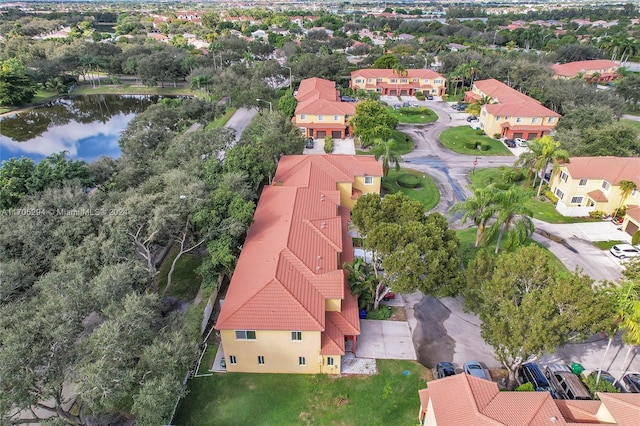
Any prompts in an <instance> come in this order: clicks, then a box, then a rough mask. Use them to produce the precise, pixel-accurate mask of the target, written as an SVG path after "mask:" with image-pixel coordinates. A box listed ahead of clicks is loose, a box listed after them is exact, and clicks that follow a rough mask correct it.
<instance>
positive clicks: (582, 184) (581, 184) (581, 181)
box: [578, 179, 587, 186]
mask: <svg viewBox="0 0 640 426" xmlns="http://www.w3.org/2000/svg"><path fill="white" fill-rule="evenodd" d="M578 186H587V179H580V182H578Z"/></svg>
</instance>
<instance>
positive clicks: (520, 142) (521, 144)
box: [514, 138, 529, 148]
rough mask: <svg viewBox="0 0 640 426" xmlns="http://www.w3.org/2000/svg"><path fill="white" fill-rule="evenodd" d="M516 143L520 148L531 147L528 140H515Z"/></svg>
mask: <svg viewBox="0 0 640 426" xmlns="http://www.w3.org/2000/svg"><path fill="white" fill-rule="evenodd" d="M514 141H516V145H518V146H519V147H522V148H526V147H527V146H529V145H527V142H529V141H527V140H526V139H522V138H515V139H514Z"/></svg>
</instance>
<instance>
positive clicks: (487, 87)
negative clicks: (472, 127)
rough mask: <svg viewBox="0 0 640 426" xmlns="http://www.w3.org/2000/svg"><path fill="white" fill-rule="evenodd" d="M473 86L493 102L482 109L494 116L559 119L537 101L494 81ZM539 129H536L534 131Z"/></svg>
mask: <svg viewBox="0 0 640 426" xmlns="http://www.w3.org/2000/svg"><path fill="white" fill-rule="evenodd" d="M473 84H474V86H475V87H476V88H477V89H478V90H480V91H481V92H482V93H483V94H484V95H485V96H489V97H490V98H491V99H492V101H493V102H495V103H490V104H486V105H483V108H484V109H486V110H487V112H489V113H491V114H492V115H494V116H498V115H500V116H510V117H560V114H558V113H557V112H554V111H552V110H550V109H549V108H546V107H544V106H543V105H542V104H541V103H540V102H538V101H537V100H535V99H533V98H530V97H529V96H527V95H525V94H524V93H520V92H518V91H517V90H515V89H513V88H511V87H509V86H507V85H506V84H504V83H502V82H500V81H498V80H496V79H493V78H491V79H488V80H480V81H476V82H475V83H473ZM473 97H474V99H475V98H479V97H480V95H478V94H474V95H473ZM539 128H540V127H536V129H539Z"/></svg>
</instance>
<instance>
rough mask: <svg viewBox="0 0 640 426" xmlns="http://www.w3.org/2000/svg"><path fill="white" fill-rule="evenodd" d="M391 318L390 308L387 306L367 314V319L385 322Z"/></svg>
mask: <svg viewBox="0 0 640 426" xmlns="http://www.w3.org/2000/svg"><path fill="white" fill-rule="evenodd" d="M389 317H391V308H390V307H389V306H380V307H379V308H378V310H377V311H369V312H367V319H372V320H386V319H389Z"/></svg>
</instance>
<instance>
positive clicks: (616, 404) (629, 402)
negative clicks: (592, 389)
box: [598, 392, 640, 426]
mask: <svg viewBox="0 0 640 426" xmlns="http://www.w3.org/2000/svg"><path fill="white" fill-rule="evenodd" d="M598 398H600V401H601V402H602V404H603V405H604V406H605V407H606V408H607V411H609V413H611V415H612V416H613V418H614V419H616V423H617V424H618V426H638V424H640V394H638V393H600V392H599V393H598Z"/></svg>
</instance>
